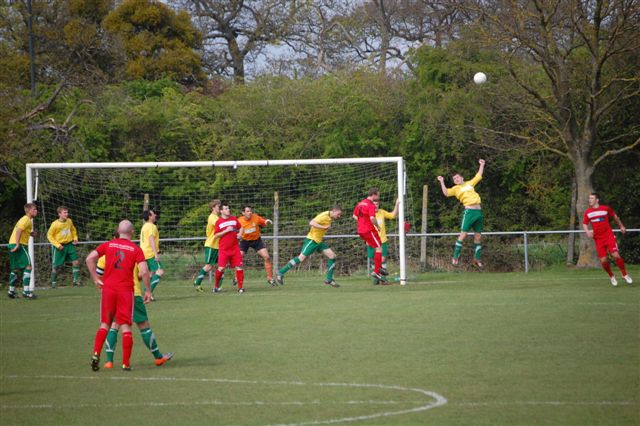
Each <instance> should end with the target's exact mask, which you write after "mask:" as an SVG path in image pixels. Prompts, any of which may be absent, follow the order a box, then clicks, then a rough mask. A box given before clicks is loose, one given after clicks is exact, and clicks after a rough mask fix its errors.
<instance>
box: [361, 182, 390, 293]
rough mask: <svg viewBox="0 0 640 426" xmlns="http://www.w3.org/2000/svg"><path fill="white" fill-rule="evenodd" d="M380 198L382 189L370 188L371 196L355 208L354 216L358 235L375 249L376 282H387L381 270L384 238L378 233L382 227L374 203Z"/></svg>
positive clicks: (373, 275)
mask: <svg viewBox="0 0 640 426" xmlns="http://www.w3.org/2000/svg"><path fill="white" fill-rule="evenodd" d="M379 199H380V191H378V188H371V189H370V190H369V196H368V197H367V198H365V199H364V200H362V201H360V202H359V203H358V204H357V205H356V208H355V209H354V210H353V218H354V219H356V220H357V221H358V235H360V238H362V239H363V240H364V241H365V242H366V243H367V245H368V246H369V247H371V248H373V250H374V254H373V272H372V273H371V276H372V277H373V280H374V284H379V283H380V282H387V279H386V278H385V277H384V275H383V273H382V271H381V266H382V240H381V239H380V235H379V234H378V231H379V230H380V227H379V225H378V221H377V220H376V206H375V204H373V202H374V201H378V200H379Z"/></svg>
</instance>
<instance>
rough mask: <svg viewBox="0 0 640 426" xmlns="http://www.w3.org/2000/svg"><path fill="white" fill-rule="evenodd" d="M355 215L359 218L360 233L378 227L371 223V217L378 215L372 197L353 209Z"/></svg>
mask: <svg viewBox="0 0 640 426" xmlns="http://www.w3.org/2000/svg"><path fill="white" fill-rule="evenodd" d="M353 215H354V216H356V217H357V218H358V234H363V233H365V232H369V231H372V230H374V229H376V228H375V226H373V223H371V218H372V217H373V218H375V217H376V206H375V204H373V201H371V200H370V199H368V198H365V199H364V200H362V201H360V202H359V203H358V204H357V205H356V208H355V209H354V210H353Z"/></svg>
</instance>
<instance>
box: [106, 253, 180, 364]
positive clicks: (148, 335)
mask: <svg viewBox="0 0 640 426" xmlns="http://www.w3.org/2000/svg"><path fill="white" fill-rule="evenodd" d="M105 257H106V256H102V257H100V259H98V264H97V268H96V272H97V273H98V275H100V276H102V274H104V268H105V263H106V258H105ZM133 295H134V302H133V322H135V323H136V325H137V326H138V329H139V330H140V336H142V341H143V342H144V344H145V346H146V347H147V348H148V349H149V352H151V355H153V358H154V360H155V361H154V363H155V364H156V365H157V366H158V367H159V366H161V365H163V364H164V363H165V362H167V361H169V360H170V359H171V358H173V352H167V353H166V354H162V352H160V349H158V342H157V341H156V336H155V334H154V333H153V330H151V323H150V322H149V315H148V314H147V307H146V306H145V304H144V297H143V293H142V288H141V286H140V277H139V270H138V265H136V266H135V268H134V270H133ZM117 341H118V324H116V322H115V321H114V322H112V323H111V328H110V329H109V333H107V339H106V349H105V352H106V354H107V362H106V363H105V364H104V368H113V355H114V352H115V349H116V343H117Z"/></svg>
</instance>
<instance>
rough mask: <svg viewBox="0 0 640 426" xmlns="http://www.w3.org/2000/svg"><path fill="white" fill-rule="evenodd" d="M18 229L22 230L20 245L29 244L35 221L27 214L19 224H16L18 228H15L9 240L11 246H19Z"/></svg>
mask: <svg viewBox="0 0 640 426" xmlns="http://www.w3.org/2000/svg"><path fill="white" fill-rule="evenodd" d="M18 229H22V234H21V235H20V244H29V237H30V236H31V230H32V229H33V221H32V220H31V218H30V217H29V216H27V215H26V214H25V215H24V216H22V218H20V220H19V221H18V223H16V226H14V227H13V232H12V233H11V237H10V238H9V244H18V240H17V239H16V233H17V231H18Z"/></svg>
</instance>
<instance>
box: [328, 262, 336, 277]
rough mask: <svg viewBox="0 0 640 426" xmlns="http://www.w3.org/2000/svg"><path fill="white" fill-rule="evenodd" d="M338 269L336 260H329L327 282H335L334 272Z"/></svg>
mask: <svg viewBox="0 0 640 426" xmlns="http://www.w3.org/2000/svg"><path fill="white" fill-rule="evenodd" d="M335 268H336V260H335V259H329V260H328V261H327V281H333V271H334V270H335Z"/></svg>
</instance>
